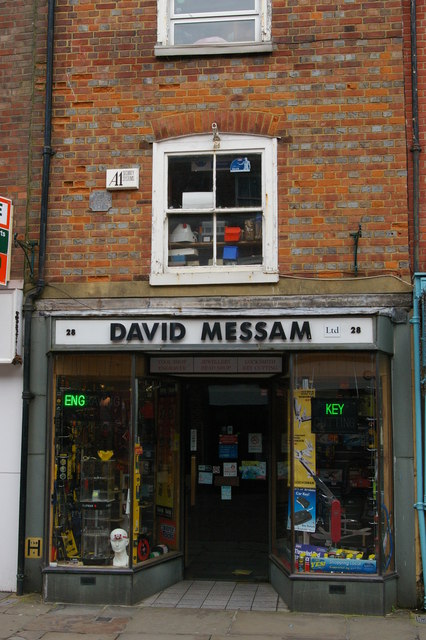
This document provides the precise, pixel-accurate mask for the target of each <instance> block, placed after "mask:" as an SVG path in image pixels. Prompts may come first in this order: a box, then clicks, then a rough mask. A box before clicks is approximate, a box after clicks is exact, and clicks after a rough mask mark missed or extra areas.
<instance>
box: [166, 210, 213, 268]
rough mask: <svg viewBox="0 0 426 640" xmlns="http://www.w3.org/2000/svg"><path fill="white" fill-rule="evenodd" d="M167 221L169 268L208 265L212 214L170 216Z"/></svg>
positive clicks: (210, 256) (210, 248) (210, 250)
mask: <svg viewBox="0 0 426 640" xmlns="http://www.w3.org/2000/svg"><path fill="white" fill-rule="evenodd" d="M168 221H169V243H168V246H169V261H168V265H169V267H187V266H188V267H197V266H199V265H201V266H205V265H208V264H209V261H211V260H212V259H213V246H214V245H213V216H212V214H209V213H202V214H199V215H197V214H193V213H191V214H188V215H170V216H169V218H168ZM210 264H211V262H210Z"/></svg>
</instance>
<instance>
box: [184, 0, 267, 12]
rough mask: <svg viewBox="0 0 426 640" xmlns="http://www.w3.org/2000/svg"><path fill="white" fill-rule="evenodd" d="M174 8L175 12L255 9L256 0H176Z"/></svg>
mask: <svg viewBox="0 0 426 640" xmlns="http://www.w3.org/2000/svg"><path fill="white" fill-rule="evenodd" d="M173 8H174V13H175V14H182V13H213V12H214V13H224V12H229V11H254V9H255V0H232V3H231V2H230V0H215V2H214V3H212V2H211V0H174V3H173Z"/></svg>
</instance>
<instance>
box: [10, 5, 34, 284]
mask: <svg viewBox="0 0 426 640" xmlns="http://www.w3.org/2000/svg"><path fill="white" fill-rule="evenodd" d="M34 10H35V8H34V7H33V3H32V2H27V1H25V0H15V1H14V2H4V3H2V5H1V8H0V16H1V41H0V140H1V142H0V146H1V155H0V195H1V196H4V197H6V198H10V199H11V200H12V201H13V205H14V229H13V230H14V232H16V233H18V234H19V235H20V236H21V237H22V238H23V239H25V219H26V211H27V201H28V198H29V191H28V171H29V153H30V139H31V115H32V86H33V55H34V51H33V42H34V36H35V31H34V26H35V25H34V15H35V14H34ZM40 17H42V16H40ZM23 263H24V254H23V252H22V250H21V249H14V250H13V255H12V261H11V266H12V269H11V277H12V278H22V277H23Z"/></svg>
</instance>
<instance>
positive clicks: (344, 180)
mask: <svg viewBox="0 0 426 640" xmlns="http://www.w3.org/2000/svg"><path fill="white" fill-rule="evenodd" d="M156 4H157V3H156V1H155V0H126V1H125V2H120V3H119V4H117V3H115V2H72V3H70V2H68V1H65V0H58V2H57V6H56V15H55V59H54V86H53V136H52V147H53V149H54V151H55V156H54V157H53V159H52V166H51V185H50V196H49V202H50V204H49V222H48V232H47V263H46V278H47V280H48V281H49V282H51V283H57V284H60V283H79V284H84V283H88V282H119V281H128V282H132V281H138V280H139V281H140V280H147V279H148V277H149V272H150V242H151V213H152V205H151V198H152V194H151V184H152V147H151V143H152V141H154V140H159V139H164V138H167V137H171V136H180V135H185V134H192V133H209V132H210V131H211V123H212V122H213V121H215V122H217V123H218V127H219V131H223V132H236V133H249V134H251V133H259V134H262V135H268V136H279V145H278V209H279V214H278V215H279V271H280V274H281V275H283V276H287V275H288V276H305V277H346V276H352V275H353V266H354V241H353V237H352V236H351V234H353V233H354V232H356V231H357V230H358V227H359V225H361V227H362V238H361V240H360V242H359V248H358V275H360V276H372V275H383V274H392V275H397V276H400V277H403V278H404V279H407V278H409V275H410V273H409V255H408V216H407V175H406V171H407V162H406V155H407V144H406V126H405V103H404V75H403V73H404V59H403V38H402V36H403V20H402V12H401V3H400V2H399V1H396V0H383V1H379V0H378V1H374V2H358V1H348V0H346V1H344V0H340V1H339V2H332V3H326V4H323V5H321V4H318V3H316V2H313V1H312V0H304V1H302V2H290V1H287V2H278V1H277V0H273V1H272V37H273V42H274V50H273V52H272V53H262V54H249V55H228V56H226V55H219V56H216V55H212V56H202V57H198V58H197V57H170V58H161V57H156V56H155V55H154V46H155V44H156V29H157V17H156ZM19 5H23V6H22V11H21V12H17V11H16V3H15V5H14V6H13V11H12V5H9V7H10V17H9V20H10V27H9V28H10V34H11V38H12V37H13V38H14V39H15V44H16V42H17V41H18V36H19V33H20V31H19V30H20V29H21V30H22V32H23V38H24V40H19V42H24V41H25V43H27V42H28V46H26V48H25V52H23V53H22V54H18V55H22V60H23V61H24V65H20V64H18V63H19V61H18V60H17V61H16V66H17V67H19V69H20V70H21V69H24V68H26V67H25V64H26V65H27V67H28V65H29V64H30V63H31V55H32V52H31V41H32V37H33V34H32V33H31V18H32V11H33V9H34V12H35V15H37V23H36V24H37V27H38V28H37V33H36V36H37V49H36V53H35V84H34V106H35V111H34V113H33V114H32V118H33V119H32V120H31V86H30V79H29V77H28V76H27V75H25V78H22V79H23V80H25V82H23V83H22V82H20V83H19V87H18V88H15V89H14V93H13V94H11V96H12V97H13V103H14V106H13V109H14V110H15V114H16V111H18V112H19V117H20V119H21V124H20V125H19V127H16V126H14V124H15V122H16V120H14V119H13V118H12V116H11V115H10V117H7V114H6V115H2V120H1V121H0V126H1V129H2V132H3V140H4V135H5V134H6V136H8V135H9V136H10V134H11V131H12V129H13V135H14V140H15V141H16V140H17V137H16V136H18V140H19V149H20V151H19V150H18V149H17V147H18V145H16V144H15V145H13V144H12V142H13V141H10V142H9V143H8V142H7V138H6V149H7V148H9V149H10V151H9V153H10V156H9V157H10V162H9V158H8V162H7V165H5V163H3V166H2V169H0V181H1V185H2V189H3V194H4V195H6V196H8V197H12V198H13V199H14V202H15V205H16V209H15V210H16V214H17V221H18V222H17V229H18V230H23V228H24V223H23V221H22V220H23V216H24V215H25V210H26V195H27V194H26V191H25V189H26V183H25V178H26V174H27V166H26V156H27V153H28V140H29V125H30V123H31V122H32V123H33V129H32V134H31V136H32V142H33V147H32V149H31V154H32V155H31V170H30V171H31V185H30V186H31V193H30V196H29V198H28V203H29V207H28V230H29V237H32V238H37V237H38V219H39V200H40V179H41V175H40V174H41V151H42V145H43V138H42V133H43V131H42V129H43V126H42V124H43V117H44V114H43V112H42V110H41V109H40V107H41V102H42V99H43V92H44V62H45V61H44V55H45V31H44V29H45V23H46V15H45V10H46V1H45V0H40V1H39V2H34V8H31V7H29V6H28V5H29V3H24V2H19ZM2 12H3V14H5V12H6V9H5V8H2ZM27 14H28V15H27ZM25 21H26V23H25ZM15 33H16V38H15V35H14V34H15ZM11 47H12V39H11ZM11 50H13V47H12V48H11ZM6 59H8V58H7V57H5V58H4V60H6ZM12 59H13V58H12ZM419 62H420V60H419ZM405 63H406V69H407V58H406V59H405ZM2 73H3V74H4V75H6V76H7V75H8V76H9V78H10V81H12V79H13V76H12V74H11V73H10V67H9V68H7V65H6V68H5V67H3V70H2ZM19 73H21V71H19ZM16 130H18V132H17V131H16ZM3 146H4V142H3ZM18 157H19V163H18ZM23 158H25V160H23ZM124 166H139V167H140V181H141V187H140V189H139V190H138V191H136V192H135V191H132V192H115V193H113V207H112V209H111V210H110V211H109V212H106V213H96V212H92V211H91V210H90V208H89V196H90V194H91V192H93V191H96V190H102V189H105V172H106V169H107V168H110V169H111V168H119V167H124ZM10 167H12V168H13V176H15V177H13V178H12V179H11V177H12V176H11V172H10ZM21 267H22V256H21V255H20V253H19V254H18V255H17V254H16V253H15V266H14V270H15V272H19V271H20V270H21Z"/></svg>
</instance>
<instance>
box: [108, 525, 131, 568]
mask: <svg viewBox="0 0 426 640" xmlns="http://www.w3.org/2000/svg"><path fill="white" fill-rule="evenodd" d="M110 541H111V547H112V550H113V551H114V560H113V561H112V564H113V566H114V567H128V566H129V556H128V555H127V551H126V548H127V545H128V544H129V536H128V535H127V531H125V530H124V529H114V530H113V531H111V535H110Z"/></svg>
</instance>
